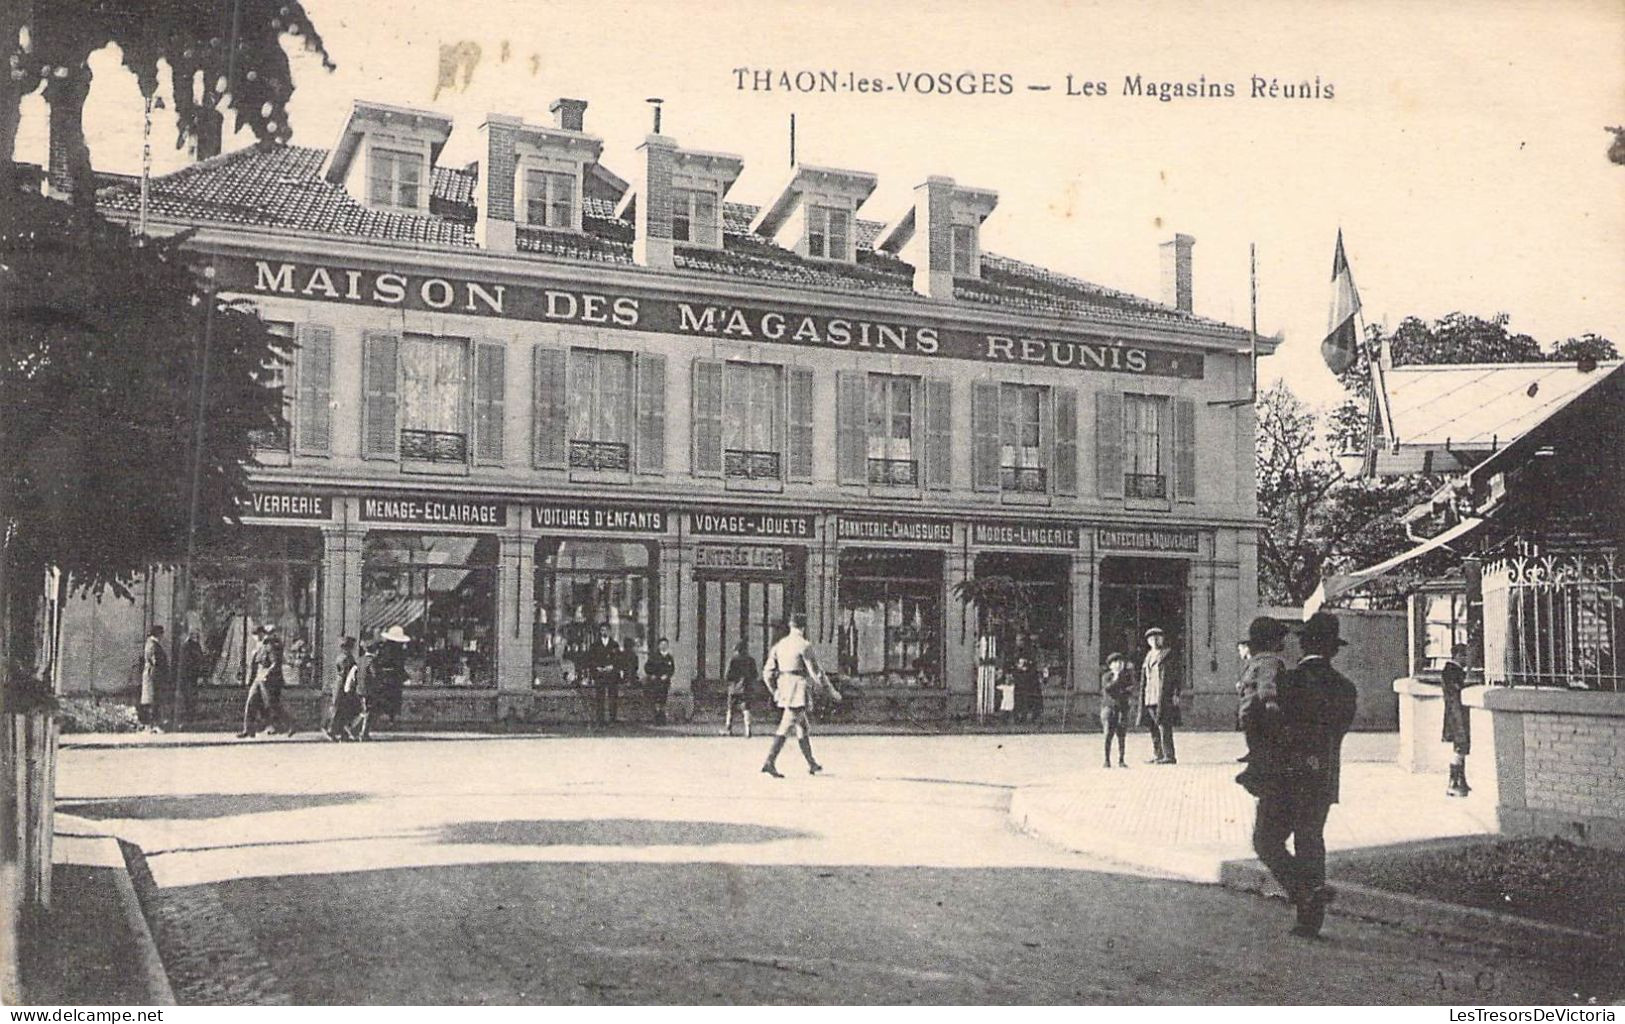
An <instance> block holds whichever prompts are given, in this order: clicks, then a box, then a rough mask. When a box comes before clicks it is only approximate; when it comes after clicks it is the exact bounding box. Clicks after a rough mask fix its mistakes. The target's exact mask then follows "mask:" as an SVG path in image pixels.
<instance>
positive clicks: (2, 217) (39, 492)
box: [0, 192, 291, 661]
mask: <svg viewBox="0 0 1625 1024" xmlns="http://www.w3.org/2000/svg"><path fill="white" fill-rule="evenodd" d="M0 205H3V210H0V437H3V438H4V443H3V444H0V503H3V504H0V516H3V518H0V523H3V524H4V528H5V547H4V556H5V557H4V568H5V580H6V581H7V582H8V584H10V585H11V589H12V597H13V598H14V600H13V601H12V602H11V608H10V609H9V612H11V613H12V614H9V615H8V617H7V620H6V625H7V626H8V627H15V628H11V629H9V632H10V634H11V636H12V637H13V639H17V638H18V633H19V631H26V629H25V627H24V624H26V623H28V622H29V620H30V619H31V617H32V612H31V610H30V609H31V608H32V607H35V606H37V602H38V600H39V596H40V591H39V587H40V581H41V579H42V577H43V571H44V570H45V569H46V568H57V569H60V570H63V571H64V572H67V573H69V574H71V578H72V580H73V582H74V583H75V584H76V585H77V586H78V587H81V588H88V589H95V590H100V589H102V588H107V587H111V588H112V589H113V590H114V591H115V592H118V593H121V594H127V591H126V590H125V587H126V586H127V585H128V584H129V583H130V581H131V580H132V579H133V578H134V577H135V576H136V575H137V574H139V573H141V572H143V571H144V570H146V569H147V568H148V567H149V566H150V565H153V564H173V563H174V562H176V561H177V560H178V559H179V558H180V557H181V554H182V552H183V551H184V548H185V544H186V535H187V521H188V509H189V505H190V498H191V489H190V488H191V474H190V468H191V466H190V460H191V458H192V453H193V451H194V439H195V434H194V431H195V429H196V427H197V424H198V420H197V414H198V412H199V404H200V403H199V399H198V395H197V393H196V391H195V389H194V388H195V386H194V384H193V381H195V380H199V379H201V377H202V375H201V373H200V372H199V365H198V362H197V360H199V359H200V358H201V355H202V352H203V350H204V347H205V346H204V344H203V341H204V338H205V336H206V337H207V341H208V344H207V353H208V375H207V381H208V386H207V390H206V394H205V395H204V396H203V398H202V402H201V412H202V417H203V424H204V431H203V442H204V446H203V449H202V458H201V462H200V467H201V474H200V477H199V482H200V486H199V497H200V506H199V507H200V511H201V515H200V517H199V522H200V523H201V524H202V528H203V536H205V537H206V536H207V534H208V533H209V532H210V531H212V530H215V529H220V528H223V526H224V525H225V523H226V522H227V520H228V519H234V518H235V516H236V507H237V499H238V498H239V497H240V496H241V495H242V494H243V493H244V487H245V481H246V468H245V467H246V464H247V463H248V462H249V461H250V459H251V458H252V454H253V452H252V443H251V437H252V436H253V433H254V432H255V431H262V430H280V429H282V428H283V426H284V421H283V416H282V395H281V392H280V390H279V389H275V388H273V387H271V386H269V384H270V382H271V381H272V380H273V379H274V377H273V373H274V371H273V367H274V366H276V365H277V364H278V363H280V362H285V361H286V360H287V359H288V358H289V356H290V354H291V352H290V348H289V347H288V343H287V342H286V341H284V340H282V339H279V338H277V337H276V336H274V335H272V334H270V333H269V330H268V329H267V327H266V325H265V323H264V322H263V321H262V320H260V319H259V317H258V315H257V314H256V313H254V312H253V311H252V310H251V309H246V308H243V307H241V306H238V305H234V304H231V303H227V302H223V301H221V300H219V299H218V298H216V297H215V296H214V294H213V292H212V290H210V289H208V288H207V286H206V283H205V281H204V280H203V279H202V278H201V276H200V275H199V274H198V272H197V270H196V269H195V268H194V267H193V266H192V265H190V264H191V262H192V261H194V260H196V258H197V257H196V256H195V255H191V254H188V253H186V252H184V251H183V249H182V244H183V241H184V240H183V239H170V240H166V241H147V242H145V244H143V242H142V240H140V239H137V238H134V237H133V236H131V235H130V233H129V232H127V231H125V230H124V229H123V228H121V227H117V226H114V225H111V224H109V223H107V222H106V221H103V220H101V219H99V218H86V217H83V216H79V215H76V214H74V213H73V212H72V211H70V209H69V208H68V207H67V206H65V205H64V204H62V203H58V202H54V201H52V200H48V199H45V198H42V197H40V196H38V195H31V194H29V193H26V192H12V193H11V194H10V195H9V196H8V201H7V202H6V203H4V204H0ZM14 653H15V652H14ZM14 661H15V659H14Z"/></svg>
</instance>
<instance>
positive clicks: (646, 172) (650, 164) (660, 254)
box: [629, 135, 721, 270]
mask: <svg viewBox="0 0 1625 1024" xmlns="http://www.w3.org/2000/svg"><path fill="white" fill-rule="evenodd" d="M638 156H639V159H638V162H637V164H636V170H635V172H634V174H633V176H632V182H631V189H630V190H629V194H635V195H636V197H637V198H636V206H635V211H636V212H635V219H634V232H635V233H634V235H633V238H632V262H634V263H636V264H637V265H638V266H640V267H658V268H662V269H668V270H669V269H670V268H671V266H672V239H671V203H672V171H673V168H674V166H675V165H676V163H677V143H676V142H675V141H674V140H672V139H670V138H668V137H666V136H664V135H650V136H648V137H647V138H645V139H644V140H643V145H641V146H639V147H638ZM718 215H719V216H720V215H721V213H720V211H718Z"/></svg>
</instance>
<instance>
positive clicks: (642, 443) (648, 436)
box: [636, 352, 666, 473]
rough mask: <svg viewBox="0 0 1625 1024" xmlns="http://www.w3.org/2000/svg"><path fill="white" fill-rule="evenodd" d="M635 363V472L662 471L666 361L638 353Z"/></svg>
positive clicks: (664, 432)
mask: <svg viewBox="0 0 1625 1024" xmlns="http://www.w3.org/2000/svg"><path fill="white" fill-rule="evenodd" d="M636 360H637V392H638V404H637V424H638V429H637V436H638V452H637V456H638V472H639V473H664V472H665V471H666V357H665V356H663V355H660V354H659V353H657V352H639V353H638V354H637V357H636Z"/></svg>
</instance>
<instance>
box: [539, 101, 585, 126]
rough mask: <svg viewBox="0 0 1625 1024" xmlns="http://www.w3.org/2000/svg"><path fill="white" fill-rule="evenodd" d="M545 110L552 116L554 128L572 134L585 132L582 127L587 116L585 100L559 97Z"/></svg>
mask: <svg viewBox="0 0 1625 1024" xmlns="http://www.w3.org/2000/svg"><path fill="white" fill-rule="evenodd" d="M547 109H548V112H549V113H551V114H552V115H553V125H554V126H555V127H557V128H563V129H565V130H566V131H572V132H582V131H586V128H584V127H583V125H584V124H585V123H586V116H587V101H586V100H572V99H570V98H569V97H566V96H560V97H559V98H558V99H556V100H554V101H553V105H552V106H550V107H548V108H547Z"/></svg>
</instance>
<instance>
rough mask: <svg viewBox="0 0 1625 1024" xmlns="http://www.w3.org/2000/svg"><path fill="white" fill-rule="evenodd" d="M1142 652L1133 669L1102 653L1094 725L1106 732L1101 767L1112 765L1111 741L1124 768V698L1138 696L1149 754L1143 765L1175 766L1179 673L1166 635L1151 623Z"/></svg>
mask: <svg viewBox="0 0 1625 1024" xmlns="http://www.w3.org/2000/svg"><path fill="white" fill-rule="evenodd" d="M1145 643H1146V652H1145V656H1144V657H1143V658H1141V659H1140V664H1139V667H1138V669H1136V667H1135V665H1134V663H1133V662H1132V661H1130V660H1129V658H1128V657H1127V656H1125V655H1124V654H1123V653H1122V652H1121V651H1113V652H1111V653H1110V654H1108V655H1106V668H1105V670H1104V671H1103V672H1102V673H1101V676H1100V728H1101V731H1102V732H1103V733H1105V735H1106V760H1105V766H1106V767H1107V768H1110V767H1111V766H1112V740H1114V739H1115V740H1116V741H1117V766H1118V767H1119V768H1127V767H1128V761H1127V759H1126V757H1125V756H1124V747H1125V746H1126V744H1127V742H1128V724H1129V715H1130V713H1131V708H1130V704H1129V702H1130V700H1131V699H1133V698H1134V696H1135V695H1136V694H1138V695H1139V705H1138V707H1139V710H1138V717H1137V721H1138V723H1139V724H1140V725H1143V726H1145V728H1146V729H1147V731H1149V732H1150V733H1151V749H1152V756H1151V759H1150V760H1149V761H1147V762H1146V763H1147V764H1178V763H1179V759H1178V757H1177V756H1176V753H1175V749H1174V727H1175V726H1176V725H1178V724H1179V676H1178V674H1177V672H1176V669H1175V665H1174V663H1173V660H1172V659H1173V654H1172V651H1171V649H1170V648H1169V647H1168V638H1167V635H1166V634H1164V633H1163V631H1162V629H1161V628H1160V627H1157V626H1152V627H1151V628H1150V629H1148V630H1146V631H1145Z"/></svg>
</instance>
